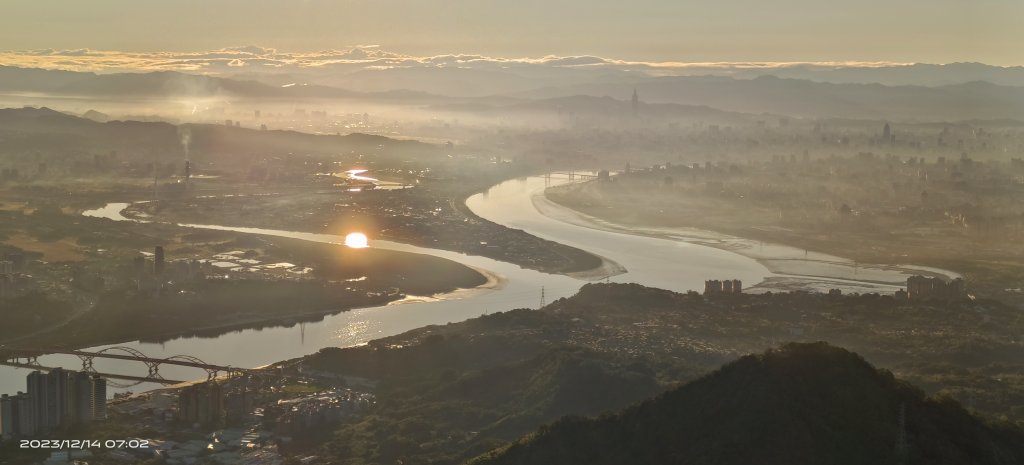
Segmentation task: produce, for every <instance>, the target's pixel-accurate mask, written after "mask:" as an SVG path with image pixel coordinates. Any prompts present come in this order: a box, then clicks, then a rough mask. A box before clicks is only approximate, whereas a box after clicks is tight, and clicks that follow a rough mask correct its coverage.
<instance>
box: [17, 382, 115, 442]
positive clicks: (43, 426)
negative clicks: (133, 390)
mask: <svg viewBox="0 0 1024 465" xmlns="http://www.w3.org/2000/svg"><path fill="white" fill-rule="evenodd" d="M26 381H27V384H28V392H19V393H17V394H15V395H7V394H4V395H3V396H2V397H0V433H2V435H3V438H4V439H12V438H18V437H32V436H35V435H38V434H41V433H46V432H50V431H55V430H59V429H62V428H67V427H70V426H74V425H79V424H86V423H91V422H93V421H97V420H105V419H106V418H107V381H106V379H104V378H102V377H100V376H97V375H94V374H91V373H86V372H79V371H69V370H64V369H62V368H54V369H52V370H50V371H49V372H48V373H43V372H41V371H39V370H36V371H33V372H32V373H29V374H28V376H27V377H26Z"/></svg>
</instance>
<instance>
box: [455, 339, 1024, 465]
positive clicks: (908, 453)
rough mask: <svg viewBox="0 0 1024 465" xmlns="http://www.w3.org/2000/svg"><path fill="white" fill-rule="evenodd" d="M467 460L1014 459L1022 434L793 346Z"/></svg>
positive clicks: (635, 464) (742, 463)
mask: <svg viewBox="0 0 1024 465" xmlns="http://www.w3.org/2000/svg"><path fill="white" fill-rule="evenodd" d="M471 463H472V464H473V465H526V464H542V463H543V464H548V463H550V464H559V465H605V464H607V465H612V464H616V465H617V464H632V465H655V464H658V465H660V464H708V465H712V464H713V465H749V464H759V465H791V464H819V465H820V464H831V465H847V464H848V465H862V464H874V465H883V464H917V463H922V464H923V463H927V464H939V465H944V464H950V465H952V464H957V465H967V464H979V465H981V464H986V465H997V464H998V465H1002V464H1006V465H1009V464H1019V463H1024V431H1022V430H1021V429H1020V428H1018V427H1014V426H1011V425H1008V424H1000V425H993V424H986V423H985V422H984V421H983V420H981V419H979V418H977V417H974V416H972V415H970V414H969V413H967V412H966V411H965V410H963V408H961V407H960V406H959V404H956V403H955V402H953V401H949V400H943V399H929V398H926V397H925V396H924V394H923V393H922V392H921V391H919V390H918V389H916V388H914V387H912V386H910V385H908V384H906V383H903V382H900V381H898V380H896V379H895V378H894V377H893V376H892V374H891V373H889V372H887V371H884V370H876V369H875V368H874V367H872V366H871V365H870V364H868V363H867V362H865V361H864V360H863V359H862V358H860V357H859V356H858V355H856V354H854V353H851V352H848V351H846V350H843V349H839V348H835V347H832V346H829V345H827V344H825V343H816V344H815V343H811V344H789V345H786V346H784V347H783V348H781V349H779V350H773V351H769V352H767V353H765V354H762V355H751V356H746V357H743V358H740V359H739V360H737V361H735V362H732V363H730V364H728V365H726V366H724V367H723V368H721V369H720V370H718V371H716V372H714V373H711V374H709V375H707V376H705V377H703V378H701V379H699V380H697V381H694V382H692V383H690V384H687V385H685V386H683V387H681V388H678V389H675V390H673V391H670V392H668V393H665V394H663V395H661V396H659V397H657V398H655V399H653V400H650V401H646V402H644V403H642V404H640V405H637V406H634V407H631V408H629V409H626V410H624V411H622V412H620V413H618V414H613V415H606V416H602V417H599V418H596V419H581V418H569V419H564V420H561V421H559V422H557V423H555V424H553V425H550V426H546V427H544V428H542V429H541V430H540V431H538V432H537V433H535V434H533V435H530V436H528V437H526V438H525V439H523V440H522V441H520V442H519V443H517V444H514V445H512V446H509V447H507V448H504V449H501V450H498V451H493V452H491V453H488V454H485V455H483V456H481V457H479V458H477V459H476V460H474V461H472V462H471Z"/></svg>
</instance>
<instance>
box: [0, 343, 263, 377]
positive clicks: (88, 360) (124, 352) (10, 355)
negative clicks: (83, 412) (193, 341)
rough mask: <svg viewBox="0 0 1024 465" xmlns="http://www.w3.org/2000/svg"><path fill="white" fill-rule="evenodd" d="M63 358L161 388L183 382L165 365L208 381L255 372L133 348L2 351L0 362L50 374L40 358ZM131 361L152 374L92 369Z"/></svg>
mask: <svg viewBox="0 0 1024 465" xmlns="http://www.w3.org/2000/svg"><path fill="white" fill-rule="evenodd" d="M51 354H63V355H74V356H77V357H78V358H79V359H80V360H81V361H82V371H83V372H88V373H95V374H98V375H100V376H104V377H107V378H117V379H125V380H130V381H140V382H154V383H161V384H178V383H181V382H182V381H175V380H169V379H166V378H164V377H163V376H162V375H160V367H161V366H164V365H176V366H184V367H191V368H199V369H202V370H205V371H206V377H207V379H208V380H210V379H214V378H216V377H217V376H219V375H220V374H221V373H224V374H226V375H228V376H238V375H243V374H249V373H252V372H254V371H253V370H249V369H245V368H236V367H231V366H224V365H214V364H211V363H206V362H204V361H202V360H200V359H198V358H196V357H193V356H191V355H175V356H172V357H167V358H154V357H150V356H148V355H146V354H144V353H142V352H139V351H138V350H136V349H133V348H131V347H122V346H117V347H107V348H105V349H101V350H98V351H95V352H88V351H84V350H72V349H24V348H19V349H15V348H0V358H2V360H3V362H2V363H3V364H4V365H9V366H17V367H22V368H36V369H44V370H50V369H52V367H45V366H43V365H42V364H40V363H39V357H41V356H43V355H51ZM97 358H101V359H113V360H129V361H137V362H141V363H143V364H144V365H145V366H146V368H147V370H148V371H149V373H148V375H147V376H131V375H118V374H111V373H99V372H97V371H96V369H95V368H94V367H93V362H94V361H95V360H96V359H97Z"/></svg>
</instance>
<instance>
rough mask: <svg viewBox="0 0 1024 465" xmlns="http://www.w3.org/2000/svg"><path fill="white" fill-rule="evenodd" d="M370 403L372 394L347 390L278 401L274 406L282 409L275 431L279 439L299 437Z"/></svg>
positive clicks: (353, 412) (351, 413)
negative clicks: (282, 437)
mask: <svg viewBox="0 0 1024 465" xmlns="http://www.w3.org/2000/svg"><path fill="white" fill-rule="evenodd" d="M373 403H374V397H373V395H371V394H365V393H358V392H355V391H351V390H348V389H345V390H332V391H328V392H326V393H319V394H316V395H313V396H308V397H301V398H296V399H287V400H281V401H278V406H279V407H283V408H284V409H285V410H284V412H283V413H282V414H281V416H279V417H278V418H277V430H276V431H275V432H276V433H277V434H278V435H280V436H290V437H297V436H302V435H303V433H306V432H308V431H311V430H313V429H317V428H321V427H324V426H328V425H332V424H336V423H338V422H340V421H341V420H343V419H345V418H346V417H349V416H351V415H354V414H357V413H361V412H364V411H366V410H367V409H369V408H370V406H372V405H373Z"/></svg>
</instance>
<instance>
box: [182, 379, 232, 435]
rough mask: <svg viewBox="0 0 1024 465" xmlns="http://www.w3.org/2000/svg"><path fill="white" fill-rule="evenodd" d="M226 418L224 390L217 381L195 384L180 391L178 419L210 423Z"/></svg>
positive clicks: (203, 423) (187, 421) (188, 421)
mask: <svg viewBox="0 0 1024 465" xmlns="http://www.w3.org/2000/svg"><path fill="white" fill-rule="evenodd" d="M222 418H224V391H223V388H221V386H220V384H218V383H217V382H216V381H208V382H205V383H201V384H193V385H191V386H188V387H186V388H184V389H182V390H181V391H180V392H179V393H178V419H179V420H180V421H183V422H186V423H199V424H201V425H210V424H215V423H217V422H219V421H220V420H221V419H222Z"/></svg>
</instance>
